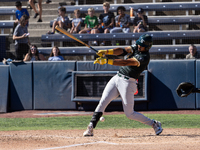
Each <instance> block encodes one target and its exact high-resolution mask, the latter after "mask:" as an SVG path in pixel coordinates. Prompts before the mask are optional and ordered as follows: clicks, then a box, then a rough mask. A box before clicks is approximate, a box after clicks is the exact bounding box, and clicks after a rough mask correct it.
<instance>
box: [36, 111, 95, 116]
mask: <svg viewBox="0 0 200 150" xmlns="http://www.w3.org/2000/svg"><path fill="white" fill-rule="evenodd" d="M76 114H92V112H80V111H71V112H51V113H39V114H34V115H76Z"/></svg>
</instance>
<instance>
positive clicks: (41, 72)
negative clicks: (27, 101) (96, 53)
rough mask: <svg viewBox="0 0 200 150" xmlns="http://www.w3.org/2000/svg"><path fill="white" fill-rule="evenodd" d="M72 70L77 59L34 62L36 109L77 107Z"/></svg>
mask: <svg viewBox="0 0 200 150" xmlns="http://www.w3.org/2000/svg"><path fill="white" fill-rule="evenodd" d="M72 71H75V61H62V62H61V61H60V62H47V61H45V62H33V73H34V74H33V84H34V109H75V108H76V104H75V102H72V101H71V90H72V89H71V87H72V85H71V80H72Z"/></svg>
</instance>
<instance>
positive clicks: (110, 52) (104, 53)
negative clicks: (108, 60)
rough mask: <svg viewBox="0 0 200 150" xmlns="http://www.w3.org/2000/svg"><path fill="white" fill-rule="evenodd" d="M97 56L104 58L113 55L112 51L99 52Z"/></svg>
mask: <svg viewBox="0 0 200 150" xmlns="http://www.w3.org/2000/svg"><path fill="white" fill-rule="evenodd" d="M97 55H98V56H100V57H104V56H105V55H113V49H107V50H99V51H98V52H97Z"/></svg>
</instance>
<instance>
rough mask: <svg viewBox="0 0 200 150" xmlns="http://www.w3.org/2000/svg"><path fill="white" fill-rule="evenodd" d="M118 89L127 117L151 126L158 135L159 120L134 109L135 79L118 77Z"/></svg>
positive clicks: (159, 131)
mask: <svg viewBox="0 0 200 150" xmlns="http://www.w3.org/2000/svg"><path fill="white" fill-rule="evenodd" d="M118 90H119V92H120V95H121V97H122V104H123V109H124V113H125V114H126V116H127V118H129V119H132V120H135V121H139V122H141V123H143V124H146V125H149V126H152V127H153V128H154V130H155V133H156V135H159V134H160V133H161V132H162V130H163V129H162V127H161V123H160V122H158V121H155V120H152V119H150V118H148V117H146V116H144V115H143V114H141V113H138V112H135V111H134V93H135V92H136V90H137V85H136V80H134V79H129V80H126V79H124V78H120V82H119V86H118Z"/></svg>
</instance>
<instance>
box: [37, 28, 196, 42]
mask: <svg viewBox="0 0 200 150" xmlns="http://www.w3.org/2000/svg"><path fill="white" fill-rule="evenodd" d="M145 33H148V34H150V35H151V36H152V37H153V39H154V40H169V39H170V40H174V39H186V38H189V39H196V38H198V37H199V34H200V30H175V31H149V32H145ZM142 34H144V33H126V34H124V33H109V34H101V33H98V34H74V36H75V37H76V38H78V39H80V40H82V41H89V40H91V39H92V40H96V41H101V40H105V41H110V40H137V39H138V38H139V36H140V35H142ZM41 40H42V41H48V42H54V41H73V40H72V39H71V38H70V37H68V36H66V35H64V34H53V35H51V34H46V35H42V37H41ZM174 44H175V43H174Z"/></svg>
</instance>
